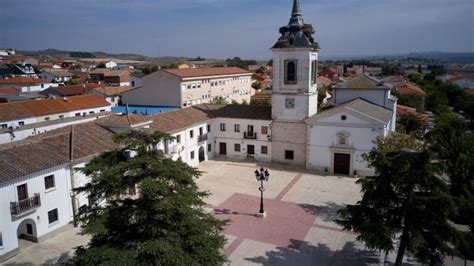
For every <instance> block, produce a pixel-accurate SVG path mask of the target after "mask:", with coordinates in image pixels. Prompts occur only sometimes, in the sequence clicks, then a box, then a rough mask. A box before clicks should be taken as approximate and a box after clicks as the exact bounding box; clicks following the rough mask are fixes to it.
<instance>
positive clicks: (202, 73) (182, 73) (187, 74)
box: [162, 67, 252, 78]
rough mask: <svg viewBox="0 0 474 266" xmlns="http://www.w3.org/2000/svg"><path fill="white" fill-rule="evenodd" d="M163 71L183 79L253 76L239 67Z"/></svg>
mask: <svg viewBox="0 0 474 266" xmlns="http://www.w3.org/2000/svg"><path fill="white" fill-rule="evenodd" d="M162 71H164V72H167V73H170V74H172V75H175V76H178V77H181V78H192V77H207V76H223V75H237V74H248V75H251V74H252V72H250V71H248V70H245V69H242V68H238V67H202V68H189V69H163V70H162Z"/></svg>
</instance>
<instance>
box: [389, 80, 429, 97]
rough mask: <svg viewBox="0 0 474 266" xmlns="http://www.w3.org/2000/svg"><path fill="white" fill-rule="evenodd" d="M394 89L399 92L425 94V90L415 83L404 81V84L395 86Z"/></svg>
mask: <svg viewBox="0 0 474 266" xmlns="http://www.w3.org/2000/svg"><path fill="white" fill-rule="evenodd" d="M396 89H397V91H398V92H399V93H400V94H418V95H421V96H426V92H425V91H424V90H423V89H421V88H420V87H419V86H418V85H417V84H414V83H411V82H405V85H403V86H397V87H396Z"/></svg>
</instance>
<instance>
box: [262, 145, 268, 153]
mask: <svg viewBox="0 0 474 266" xmlns="http://www.w3.org/2000/svg"><path fill="white" fill-rule="evenodd" d="M260 153H261V154H268V147H267V146H262V148H261V149H260Z"/></svg>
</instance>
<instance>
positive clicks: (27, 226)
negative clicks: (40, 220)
mask: <svg viewBox="0 0 474 266" xmlns="http://www.w3.org/2000/svg"><path fill="white" fill-rule="evenodd" d="M16 235H17V236H18V239H24V240H28V241H32V242H38V232H37V231H36V223H35V221H34V220H33V219H25V220H23V221H22V222H21V223H20V224H19V225H18V229H17V230H16Z"/></svg>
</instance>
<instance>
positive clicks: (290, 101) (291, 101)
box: [285, 98, 295, 108]
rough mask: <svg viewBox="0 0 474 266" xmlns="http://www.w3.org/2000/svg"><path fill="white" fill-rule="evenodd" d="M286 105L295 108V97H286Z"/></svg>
mask: <svg viewBox="0 0 474 266" xmlns="http://www.w3.org/2000/svg"><path fill="white" fill-rule="evenodd" d="M285 107H286V108H295V99H294V98H286V99H285Z"/></svg>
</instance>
